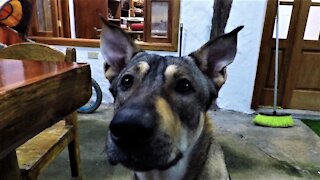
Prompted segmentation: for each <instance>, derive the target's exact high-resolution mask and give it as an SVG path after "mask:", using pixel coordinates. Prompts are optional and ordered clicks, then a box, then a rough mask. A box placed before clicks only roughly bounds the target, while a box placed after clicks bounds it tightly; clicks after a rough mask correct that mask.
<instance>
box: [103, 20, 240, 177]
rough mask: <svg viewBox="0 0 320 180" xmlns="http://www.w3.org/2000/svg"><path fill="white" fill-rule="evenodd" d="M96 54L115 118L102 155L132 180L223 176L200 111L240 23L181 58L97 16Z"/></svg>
mask: <svg viewBox="0 0 320 180" xmlns="http://www.w3.org/2000/svg"><path fill="white" fill-rule="evenodd" d="M102 21H103V28H102V33H101V37H100V40H101V44H100V47H101V53H102V55H103V57H104V59H105V60H106V63H105V65H104V72H105V76H106V78H107V79H108V80H109V81H110V92H111V93H112V95H113V97H114V99H115V102H114V106H115V108H114V117H113V119H112V121H111V122H110V124H109V132H108V136H107V145H106V146H107V147H106V151H107V156H108V159H109V162H110V163H111V164H113V165H116V164H118V163H120V164H122V165H123V166H125V167H127V168H129V169H130V170H132V171H133V172H134V174H133V179H137V180H179V179H183V180H189V179H190V180H191V179H199V180H207V179H229V175H228V171H227V168H226V164H225V161H224V155H223V152H222V150H221V147H220V146H219V144H218V143H217V142H216V140H215V138H214V132H213V125H212V120H211V119H210V117H209V115H208V113H207V111H208V109H209V108H210V106H211V105H212V103H215V100H216V98H217V97H218V92H219V90H220V88H221V86H222V85H223V84H224V83H225V81H226V67H227V66H228V65H229V64H230V63H232V61H233V60H234V58H235V55H236V51H237V34H238V32H239V31H240V30H241V29H242V28H243V26H240V27H238V28H236V29H234V30H233V31H231V32H230V33H227V34H223V35H221V36H219V37H217V38H216V39H214V40H211V41H209V42H207V43H206V44H205V45H203V46H202V47H201V48H200V49H198V50H197V51H195V52H192V53H191V54H189V55H188V56H184V57H173V56H159V55H155V54H149V53H147V52H145V51H143V50H141V49H140V48H138V47H137V45H136V44H135V43H134V42H133V41H132V40H131V39H130V38H129V36H128V35H127V34H126V33H125V32H124V31H123V30H121V29H120V28H119V27H118V26H115V25H112V24H110V23H108V22H107V21H106V20H104V19H102Z"/></svg>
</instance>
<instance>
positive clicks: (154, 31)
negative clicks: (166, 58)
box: [151, 2, 169, 37]
mask: <svg viewBox="0 0 320 180" xmlns="http://www.w3.org/2000/svg"><path fill="white" fill-rule="evenodd" d="M168 12H169V4H168V2H152V4H151V36H152V37H167V35H168Z"/></svg>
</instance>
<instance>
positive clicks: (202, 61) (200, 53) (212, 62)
mask: <svg viewBox="0 0 320 180" xmlns="http://www.w3.org/2000/svg"><path fill="white" fill-rule="evenodd" d="M242 28H243V26H239V27H237V28H236V29H234V30H233V31H231V32H230V33H227V34H223V35H221V36H219V37H217V38H216V39H214V40H210V41H209V42H207V43H206V44H205V45H203V46H202V47H201V48H200V49H198V50H197V51H195V52H193V53H191V54H190V55H189V56H191V57H193V58H194V59H195V61H196V63H197V65H198V67H199V68H200V70H201V71H202V72H203V73H204V74H205V75H207V76H208V77H209V78H210V79H212V80H213V82H214V84H215V86H216V88H217V89H218V90H219V89H220V88H221V86H222V85H223V84H224V83H225V81H226V78H227V77H226V76H227V75H226V67H227V66H228V65H229V64H230V63H232V62H233V60H234V58H235V56H236V53H237V34H238V32H239V31H240V30H241V29H242Z"/></svg>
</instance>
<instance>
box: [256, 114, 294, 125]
mask: <svg viewBox="0 0 320 180" xmlns="http://www.w3.org/2000/svg"><path fill="white" fill-rule="evenodd" d="M253 122H254V123H255V124H257V125H261V126H268V127H291V126H293V125H294V121H293V119H292V116H291V115H286V116H277V115H262V114H258V115H257V116H256V117H255V118H254V120H253Z"/></svg>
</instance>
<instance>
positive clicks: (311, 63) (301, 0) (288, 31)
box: [252, 0, 320, 111]
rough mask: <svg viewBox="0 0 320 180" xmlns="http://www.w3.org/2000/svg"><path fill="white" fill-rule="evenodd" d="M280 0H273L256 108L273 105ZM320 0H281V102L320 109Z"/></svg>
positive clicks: (289, 106) (290, 106)
mask: <svg viewBox="0 0 320 180" xmlns="http://www.w3.org/2000/svg"><path fill="white" fill-rule="evenodd" d="M276 6H277V1H276V0H269V1H268V5H267V12H266V19H265V23H264V30H263V35H262V41H261V47H260V54H259V61H258V70H257V75H256V81H255V88H254V94H253V100H252V108H254V109H256V108H258V107H261V106H272V104H273V82H274V56H275V32H274V31H275V18H276ZM318 17H320V0H281V1H280V10H279V24H280V26H279V27H280V28H279V29H280V33H279V37H280V43H279V86H278V94H279V96H278V100H277V101H278V102H277V105H278V106H281V107H282V108H286V109H303V110H315V111H320V40H319V39H320V37H319V36H320V23H319V18H318Z"/></svg>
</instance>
